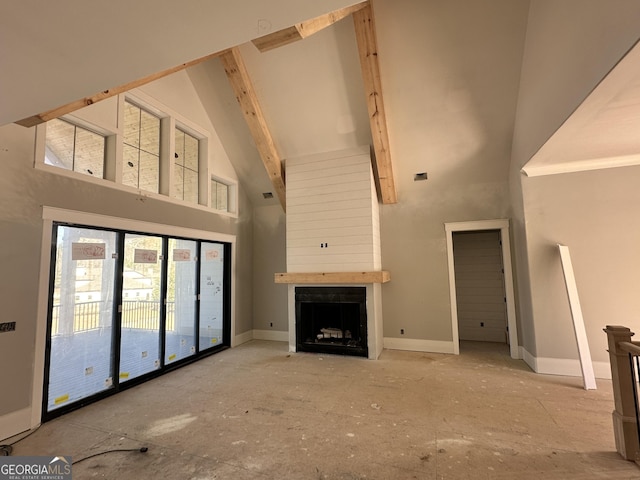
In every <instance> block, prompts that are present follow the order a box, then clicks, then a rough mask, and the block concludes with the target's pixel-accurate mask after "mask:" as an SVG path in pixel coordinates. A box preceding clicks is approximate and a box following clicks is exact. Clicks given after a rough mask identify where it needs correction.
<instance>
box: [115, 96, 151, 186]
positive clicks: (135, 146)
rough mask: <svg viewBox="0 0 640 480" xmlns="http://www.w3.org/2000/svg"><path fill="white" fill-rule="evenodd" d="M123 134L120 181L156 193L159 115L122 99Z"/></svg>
mask: <svg viewBox="0 0 640 480" xmlns="http://www.w3.org/2000/svg"><path fill="white" fill-rule="evenodd" d="M123 135H124V146H123V168H122V183H123V185H128V186H130V187H135V188H139V189H141V190H147V191H149V192H154V193H158V191H159V183H160V119H159V118H158V117H156V116H154V115H152V114H151V113H149V112H147V111H146V110H143V109H142V108H140V107H138V106H137V105H134V104H133V103H130V102H128V101H125V102H124V126H123Z"/></svg>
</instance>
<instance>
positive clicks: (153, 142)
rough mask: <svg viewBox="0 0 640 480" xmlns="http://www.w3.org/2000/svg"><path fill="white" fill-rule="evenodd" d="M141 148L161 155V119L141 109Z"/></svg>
mask: <svg viewBox="0 0 640 480" xmlns="http://www.w3.org/2000/svg"><path fill="white" fill-rule="evenodd" d="M140 150H144V151H145V152H149V153H151V154H153V155H157V156H160V119H159V118H157V117H154V116H153V115H151V114H150V113H148V112H145V111H144V110H140Z"/></svg>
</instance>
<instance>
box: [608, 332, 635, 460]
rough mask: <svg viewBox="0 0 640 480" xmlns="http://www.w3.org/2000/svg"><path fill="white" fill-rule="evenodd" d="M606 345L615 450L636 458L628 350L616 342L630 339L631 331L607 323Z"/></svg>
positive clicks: (629, 457) (631, 381)
mask: <svg viewBox="0 0 640 480" xmlns="http://www.w3.org/2000/svg"><path fill="white" fill-rule="evenodd" d="M604 331H605V332H606V334H607V340H608V345H609V350H608V351H609V361H610V363H611V383H612V386H613V397H614V400H615V410H614V411H613V433H614V435H615V439H616V450H617V451H618V453H619V454H620V455H622V456H623V457H624V458H625V459H626V460H632V461H637V460H638V459H639V458H640V457H638V452H639V443H638V424H637V420H636V404H635V401H634V394H633V389H634V388H636V387H635V384H634V383H635V382H634V380H633V376H632V373H631V362H630V361H629V353H627V352H625V351H623V350H622V349H621V348H620V342H631V337H632V336H633V335H634V333H633V332H632V331H631V330H629V329H628V328H627V327H621V326H618V325H607V328H605V329H604Z"/></svg>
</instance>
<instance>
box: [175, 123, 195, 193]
mask: <svg viewBox="0 0 640 480" xmlns="http://www.w3.org/2000/svg"><path fill="white" fill-rule="evenodd" d="M175 132H176V133H175V141H176V148H175V150H176V151H175V162H174V168H175V170H174V172H175V176H174V191H173V196H174V197H175V198H179V199H180V200H185V201H187V202H191V203H198V177H199V175H198V171H199V168H198V164H199V155H198V149H199V141H198V139H197V138H196V137H194V136H193V135H189V134H188V133H186V132H184V131H183V130H181V129H179V128H176V130H175Z"/></svg>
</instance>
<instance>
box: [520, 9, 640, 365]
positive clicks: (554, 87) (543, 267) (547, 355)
mask: <svg viewBox="0 0 640 480" xmlns="http://www.w3.org/2000/svg"><path fill="white" fill-rule="evenodd" d="M639 21H640V4H639V3H638V2H636V1H633V0H614V1H612V2H608V1H607V2H604V1H601V0H586V1H583V0H567V1H563V2H557V1H553V0H533V1H532V2H531V9H530V15H529V21H528V26H527V39H526V46H525V55H524V60H523V65H522V80H521V85H520V92H519V98H518V111H517V118H516V124H515V130H514V140H513V155H512V165H511V171H510V188H511V204H512V209H513V210H512V212H513V214H512V218H513V222H512V225H513V231H514V240H515V241H514V244H515V256H516V275H517V286H518V296H519V300H520V302H519V307H520V310H519V317H520V323H521V327H522V338H523V346H524V348H525V349H526V350H527V351H528V352H529V354H531V355H533V356H534V357H537V358H539V359H577V350H576V348H575V340H574V339H573V333H572V330H571V317H570V312H569V307H568V302H567V298H566V293H565V291H564V287H563V284H562V280H561V276H559V274H560V272H561V270H560V263H559V259H558V258H557V248H556V247H555V243H557V242H562V243H565V244H566V245H568V246H569V247H570V248H571V253H572V257H573V256H574V255H577V263H575V264H574V268H575V270H576V281H577V283H578V289H579V293H580V295H581V300H582V301H583V303H584V302H586V305H587V306H588V305H589V304H590V303H591V305H593V302H594V301H595V302H602V303H598V305H599V306H602V305H605V304H606V305H609V306H614V305H616V304H617V302H614V301H613V300H614V299H616V300H620V296H619V294H617V293H614V292H613V291H611V290H610V291H609V292H608V293H605V292H601V293H599V294H597V295H596V296H595V297H592V298H588V296H589V295H591V294H595V292H594V290H593V289H592V290H591V291H590V292H589V293H587V292H585V293H584V294H583V293H582V292H581V291H580V290H581V288H582V287H583V286H584V285H589V284H590V282H594V281H595V278H596V277H595V276H596V275H597V271H598V268H597V267H594V268H593V269H591V268H589V266H588V264H589V263H590V262H589V260H588V258H589V256H590V255H595V257H599V256H601V255H603V254H604V252H605V250H607V251H610V250H609V248H610V247H609V245H610V243H609V242H608V241H609V240H610V239H609V237H608V235H609V234H608V233H607V232H606V231H603V229H601V227H600V224H601V223H602V220H604V219H605V218H606V217H609V216H612V217H613V218H616V219H619V215H621V214H622V215H624V214H627V217H628V219H629V220H630V221H631V222H632V223H633V222H634V217H633V215H632V212H630V211H629V210H628V208H629V204H631V202H630V199H631V198H633V197H629V199H627V200H625V197H624V194H623V192H624V190H621V191H620V192H619V193H620V194H621V195H622V196H620V195H618V194H617V193H616V192H614V190H615V189H616V187H615V185H616V182H617V180H616V179H615V177H616V176H618V175H620V176H624V175H631V176H632V177H634V176H635V175H636V173H635V172H636V170H633V169H621V170H620V171H619V172H614V173H608V172H607V173H605V172H604V171H602V172H594V173H592V174H590V175H587V174H563V175H559V176H557V178H548V179H534V178H526V177H524V176H522V174H521V173H520V169H521V168H522V166H523V165H524V164H525V163H526V162H527V161H528V160H529V159H530V158H531V156H532V155H533V154H534V153H535V152H536V151H537V150H538V148H540V146H541V145H542V144H543V143H544V142H545V141H546V140H547V139H548V138H549V137H550V136H551V134H552V133H553V132H554V131H555V130H556V129H557V128H558V127H560V125H561V124H562V122H563V121H564V120H565V119H566V118H567V117H568V116H569V115H570V114H571V112H573V110H574V109H575V108H576V107H577V106H578V105H579V104H580V102H581V101H582V100H583V99H584V98H585V97H586V96H587V95H588V94H589V92H590V91H591V90H592V89H593V87H594V86H595V85H596V84H597V83H598V82H599V81H600V80H601V79H602V78H603V77H604V76H605V75H606V73H607V72H608V71H609V70H610V69H611V68H612V67H613V66H614V65H615V64H616V62H617V61H618V60H619V59H620V58H621V57H622V56H623V55H624V53H625V52H626V51H627V50H628V49H629V48H630V47H631V46H632V45H633V44H634V43H635V41H636V40H637V38H638V30H637V25H638V22H639ZM623 172H626V173H623ZM600 175H603V177H602V178H603V179H604V178H606V179H607V181H606V182H605V183H604V184H602V185H598V181H597V179H598V178H600V177H599V176H600ZM538 180H539V181H538ZM620 180H622V178H620ZM608 189H610V190H608ZM629 193H630V192H629ZM594 194H598V198H599V199H600V201H601V203H598V204H594V202H593V201H594V198H593V195H594ZM572 196H573V197H572ZM609 197H610V198H609ZM614 198H615V199H617V200H614ZM545 199H548V200H545ZM554 202H555V203H554ZM556 203H557V207H556V206H555V204H556ZM603 208H604V209H605V210H603ZM571 209H573V210H571ZM606 209H609V210H608V211H607V210H606ZM623 212H624V213H623ZM586 221H588V224H589V226H588V228H586V227H587V224H586V223H585V222H586ZM614 221H618V220H614ZM604 224H606V223H604ZM604 224H603V225H604ZM552 226H553V227H554V228H555V227H557V228H558V230H556V231H553V230H552V229H551V228H552ZM574 252H576V253H575V254H574ZM618 254H620V255H622V252H616V253H615V254H614V255H618ZM625 254H626V256H627V258H628V259H630V258H632V257H630V256H629V255H633V254H634V252H631V251H627V252H625ZM583 262H585V263H583ZM615 262H616V260H615V259H614V263H615ZM628 274H629V272H628V270H627V268H623V269H622V270H621V271H620V272H619V275H620V277H619V278H625V277H626V276H627V275H628ZM598 308H599V307H598ZM614 308H622V311H626V308H627V307H614ZM597 311H598V310H597V309H596V310H594V309H593V307H587V308H586V309H585V308H584V305H583V313H584V316H585V321H586V322H587V323H588V325H587V331H588V334H589V341H590V343H591V344H592V347H591V353H592V356H593V357H594V359H595V358H598V359H603V350H602V348H601V347H602V346H603V345H604V339H600V338H599V337H600V336H601V335H602V334H601V332H599V331H598V330H599V329H600V328H601V327H602V326H604V324H605V322H609V323H610V322H611V321H612V319H611V315H609V316H608V318H607V319H604V318H602V317H601V316H600V315H599V314H597V313H596V312H597ZM614 312H615V310H614ZM614 312H612V313H614ZM622 320H623V319H620V320H617V319H616V320H614V321H613V323H619V322H620V323H624V321H622ZM591 322H593V323H591ZM558 329H560V330H559V331H558ZM534 364H535V362H534ZM596 373H598V372H596Z"/></svg>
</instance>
